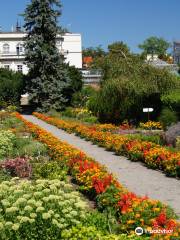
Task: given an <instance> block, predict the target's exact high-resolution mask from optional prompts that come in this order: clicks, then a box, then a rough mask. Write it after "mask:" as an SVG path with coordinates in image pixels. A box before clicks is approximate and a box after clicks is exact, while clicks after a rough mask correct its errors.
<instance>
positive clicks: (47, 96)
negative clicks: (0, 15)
mask: <svg viewBox="0 0 180 240" xmlns="http://www.w3.org/2000/svg"><path fill="white" fill-rule="evenodd" d="M59 16H61V4H60V2H59V0H32V1H31V3H30V4H28V5H27V8H26V10H25V13H24V20H25V25H24V27H25V30H26V31H27V37H26V41H25V50H26V59H25V61H26V63H27V65H28V68H29V73H28V77H27V91H28V92H29V94H30V100H31V103H32V104H33V105H34V106H35V108H36V109H38V110H41V111H42V110H43V111H48V110H49V109H50V108H51V109H56V110H60V109H62V108H63V106H64V105H65V103H66V102H67V98H66V96H65V95H64V91H65V89H66V88H67V87H68V86H69V78H68V73H67V69H66V68H65V66H64V58H63V56H62V55H60V54H59V52H58V49H57V48H56V36H57V34H61V33H63V30H62V28H61V27H59V26H58V17H59Z"/></svg>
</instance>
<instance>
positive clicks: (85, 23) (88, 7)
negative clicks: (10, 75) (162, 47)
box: [0, 0, 180, 52]
mask: <svg viewBox="0 0 180 240" xmlns="http://www.w3.org/2000/svg"><path fill="white" fill-rule="evenodd" d="M29 1H30V0H1V8H0V26H1V27H2V29H3V30H11V26H12V25H13V24H15V23H16V20H17V18H18V14H19V13H22V12H23V10H24V9H25V6H26V4H27V3H28V2H29ZM62 4H63V9H62V10H63V15H62V17H61V19H60V23H61V24H62V25H63V26H64V27H67V28H69V29H70V31H71V32H78V33H81V34H82V39H83V46H84V47H90V46H94V47H95V46H98V45H102V47H104V48H106V47H107V45H108V44H110V43H112V42H114V41H124V42H126V43H127V44H128V46H129V47H130V48H131V50H132V51H134V52H138V51H139V49H138V44H139V43H142V42H143V41H144V39H146V38H147V37H149V36H158V37H163V38H165V39H166V40H168V41H170V42H172V41H173V40H180V28H179V25H180V14H179V12H180V0H62ZM19 19H21V22H22V21H23V20H22V18H20V17H19Z"/></svg>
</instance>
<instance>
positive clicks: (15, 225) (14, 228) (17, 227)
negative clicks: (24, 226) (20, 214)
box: [12, 223, 19, 231]
mask: <svg viewBox="0 0 180 240" xmlns="http://www.w3.org/2000/svg"><path fill="white" fill-rule="evenodd" d="M18 229H19V224H18V223H15V224H13V225H12V230H14V231H17V230H18Z"/></svg>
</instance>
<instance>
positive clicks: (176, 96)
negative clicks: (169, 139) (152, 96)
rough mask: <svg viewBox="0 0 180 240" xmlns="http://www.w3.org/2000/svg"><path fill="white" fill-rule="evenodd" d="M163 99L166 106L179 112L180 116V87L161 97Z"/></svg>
mask: <svg viewBox="0 0 180 240" xmlns="http://www.w3.org/2000/svg"><path fill="white" fill-rule="evenodd" d="M161 101H162V102H163V104H164V105H165V106H167V107H168V108H170V109H172V110H173V111H175V112H177V114H178V116H179V118H180V87H179V88H178V89H176V90H174V91H173V92H170V93H168V94H166V95H163V96H162V97H161Z"/></svg>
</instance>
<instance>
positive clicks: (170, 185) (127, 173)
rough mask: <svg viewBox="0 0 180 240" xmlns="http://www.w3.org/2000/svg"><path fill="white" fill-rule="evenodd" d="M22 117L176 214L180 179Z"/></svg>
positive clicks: (33, 118) (179, 213)
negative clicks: (82, 152)
mask: <svg viewBox="0 0 180 240" xmlns="http://www.w3.org/2000/svg"><path fill="white" fill-rule="evenodd" d="M23 117H24V118H25V119H27V120H28V121H31V122H33V123H35V124H37V125H39V126H40V127H42V128H44V129H45V130H47V131H49V132H51V133H52V134H53V135H54V136H56V137H57V138H59V139H61V140H63V141H66V142H68V143H69V144H71V145H73V146H75V147H76V148H79V149H81V150H82V151H84V152H85V153H86V154H87V155H88V156H90V157H92V158H94V159H95V160H96V161H97V162H99V163H101V164H104V165H106V167H107V169H108V170H109V172H111V173H114V174H115V175H116V177H117V178H118V180H119V182H120V183H122V184H123V185H124V186H126V187H127V188H128V189H129V190H130V191H133V192H135V193H136V194H138V195H141V196H144V195H147V196H148V197H150V198H152V199H158V200H160V201H162V202H164V203H166V204H169V206H171V207H172V208H173V209H174V210H175V212H176V213H177V214H178V215H179V216H180V180H177V179H174V178H168V177H166V176H165V175H164V174H162V173H161V172H158V171H155V170H151V169H148V168H146V167H145V166H143V165H142V164H141V163H140V162H131V161H129V160H127V158H125V157H122V156H116V155H114V154H113V153H112V152H107V151H106V150H105V149H104V148H101V147H98V146H96V145H93V144H92V143H91V142H89V141H85V140H83V139H81V138H79V137H77V136H75V135H74V134H69V133H66V132H65V131H63V130H60V129H58V128H57V127H55V126H52V125H50V124H47V123H45V122H44V121H42V120H39V119H37V118H36V117H34V116H30V115H23Z"/></svg>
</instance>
